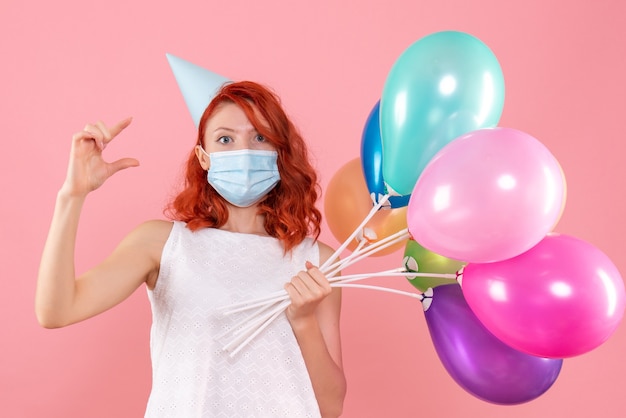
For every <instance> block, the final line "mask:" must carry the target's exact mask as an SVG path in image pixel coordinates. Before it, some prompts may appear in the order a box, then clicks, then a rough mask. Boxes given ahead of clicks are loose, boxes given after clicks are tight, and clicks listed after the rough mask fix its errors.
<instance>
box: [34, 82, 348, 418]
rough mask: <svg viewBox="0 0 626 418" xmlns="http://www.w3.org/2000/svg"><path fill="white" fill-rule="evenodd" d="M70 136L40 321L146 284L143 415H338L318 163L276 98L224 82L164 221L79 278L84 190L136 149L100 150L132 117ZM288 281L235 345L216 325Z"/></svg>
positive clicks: (333, 312)
mask: <svg viewBox="0 0 626 418" xmlns="http://www.w3.org/2000/svg"><path fill="white" fill-rule="evenodd" d="M130 122H131V120H130V119H127V120H124V121H121V122H119V123H118V124H116V125H114V126H111V127H109V126H106V125H104V124H103V123H102V122H98V123H96V124H89V125H87V126H86V127H85V128H84V129H83V130H82V131H80V132H78V133H76V134H74V136H73V138H72V148H71V154H70V163H69V168H68V173H67V178H66V180H65V182H64V184H63V186H62V187H61V189H60V191H59V193H58V196H57V202H56V206H55V211H54V215H53V219H52V223H51V227H50V231H49V235H48V239H47V241H46V244H45V247H44V251H43V255H42V259H41V266H40V270H39V277H38V283H37V294H36V313H37V317H38V319H39V322H40V323H41V325H42V326H44V327H47V328H56V327H62V326H66V325H70V324H73V323H76V322H78V321H82V320H84V319H87V318H90V317H92V316H94V315H97V314H99V313H101V312H103V311H105V310H107V309H109V308H112V307H113V306H115V305H117V304H118V303H120V302H121V301H123V300H124V299H126V298H127V297H128V296H129V295H130V294H131V293H132V292H134V291H135V290H136V289H137V288H138V287H140V286H141V285H142V284H143V283H145V284H146V286H147V289H148V296H149V299H150V302H151V305H152V311H153V324H152V329H151V341H150V344H151V356H152V366H153V383H152V392H151V394H150V398H149V401H148V406H147V409H146V417H186V418H189V417H218V416H223V417H278V416H285V417H309V416H310V417H315V416H323V417H336V416H339V415H340V414H341V410H342V405H343V400H344V397H345V392H346V382H345V377H344V373H343V369H342V360H341V342H340V333H339V313H340V305H341V294H340V292H339V290H338V289H336V288H331V287H330V285H329V283H328V280H327V279H326V277H325V276H324V274H322V273H321V272H320V270H319V269H318V268H317V267H316V266H317V265H320V264H321V263H323V262H324V261H325V260H326V259H328V257H330V255H331V254H332V250H331V249H330V248H329V247H328V246H327V245H325V244H323V243H321V242H318V241H317V237H318V236H319V233H320V220H321V215H320V212H319V211H318V210H317V209H316V208H315V202H316V200H317V197H318V184H317V177H316V174H315V172H314V170H313V168H312V166H311V165H310V163H309V161H308V156H307V149H306V146H305V143H304V141H303V139H302V138H301V136H300V135H299V134H298V132H297V130H296V129H295V127H294V125H293V124H292V123H291V121H290V120H289V119H288V117H287V116H286V115H285V112H284V110H283V109H282V107H281V105H280V102H279V99H278V97H277V96H276V95H275V94H274V93H272V92H271V91H269V90H268V89H267V88H265V87H263V86H261V85H259V84H256V83H253V82H237V83H230V84H227V85H225V86H224V87H223V88H222V89H221V90H220V91H219V92H218V94H217V95H216V97H215V98H214V99H213V100H212V101H211V103H210V104H209V106H208V107H207V109H206V110H205V112H204V114H203V116H202V119H201V121H200V124H199V130H198V139H197V143H196V145H195V147H194V149H193V150H192V152H191V153H190V156H189V159H188V161H187V167H186V179H185V184H184V187H183V189H182V191H181V192H180V194H179V195H178V196H177V197H176V198H175V199H174V200H173V201H172V202H171V204H170V206H169V207H168V214H170V215H171V218H172V219H173V221H164V220H152V221H148V222H145V223H143V224H142V225H140V226H138V227H137V228H136V229H135V230H133V231H132V232H130V233H129V234H128V235H127V236H126V237H125V238H124V239H123V240H122V242H121V243H120V244H119V245H118V247H117V248H116V249H115V250H114V251H113V252H112V254H111V255H109V256H108V257H107V258H106V259H105V260H104V261H103V262H102V263H100V264H98V265H97V266H95V267H93V268H92V269H91V270H89V271H87V272H86V273H84V274H82V275H81V276H80V277H76V274H75V271H74V247H75V242H76V231H77V228H78V223H79V215H80V212H81V208H82V206H83V203H84V201H85V198H86V196H87V194H88V193H90V192H91V191H93V190H95V189H97V188H98V187H99V186H101V185H102V184H103V183H104V181H106V179H107V178H109V177H110V176H111V175H113V174H115V173H116V172H118V171H119V170H122V169H125V168H129V167H133V166H137V165H138V162H137V161H136V160H134V159H121V160H118V161H116V162H113V163H107V162H106V161H104V160H103V158H102V152H103V151H104V148H105V147H106V146H107V145H108V144H109V143H110V142H111V141H112V140H113V139H114V138H115V137H116V136H117V135H118V134H120V133H121V132H122V131H123V130H124V128H126V127H127V126H128V125H129V124H130ZM283 288H284V289H285V290H286V291H287V293H288V295H289V297H290V299H291V304H290V305H289V306H288V307H287V309H286V310H285V314H284V315H281V316H280V317H278V319H277V320H275V321H274V322H273V323H272V324H271V325H270V326H269V327H267V328H266V329H264V330H263V332H262V333H261V334H259V335H258V336H257V337H256V338H255V339H253V340H252V341H251V342H250V343H249V344H247V345H246V346H245V347H244V348H243V349H242V350H241V351H239V352H238V353H236V355H234V356H230V355H229V353H228V352H227V351H225V350H224V349H223V346H224V345H223V344H222V343H220V342H219V341H218V339H216V336H218V335H219V334H223V333H224V331H228V330H229V329H230V327H232V326H233V323H236V319H237V316H236V314H235V315H232V316H231V315H223V314H222V313H221V312H220V311H219V308H221V307H224V306H228V305H229V304H232V303H234V302H239V301H245V300H250V299H252V298H255V297H260V296H265V295H268V294H270V293H273V292H276V291H277V290H281V289H283Z"/></svg>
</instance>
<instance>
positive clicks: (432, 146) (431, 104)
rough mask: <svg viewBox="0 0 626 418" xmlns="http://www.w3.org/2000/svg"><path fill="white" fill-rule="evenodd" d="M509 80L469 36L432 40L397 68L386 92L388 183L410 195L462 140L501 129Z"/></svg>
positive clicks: (383, 119)
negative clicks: (435, 160)
mask: <svg viewBox="0 0 626 418" xmlns="http://www.w3.org/2000/svg"><path fill="white" fill-rule="evenodd" d="M503 106H504V77H503V75H502V69H501V68H500V64H499V63H498V60H497V59H496V57H495V55H494V54H493V52H492V51H491V50H490V49H489V48H488V47H487V46H486V45H485V44H484V43H483V42H482V41H480V40H479V39H477V38H475V37H474V36H471V35H469V34H466V33H463V32H456V31H443V32H436V33H433V34H430V35H428V36H426V37H424V38H422V39H419V40H418V41H416V42H415V43H413V44H412V45H410V46H409V47H408V48H407V49H406V50H405V51H404V52H403V53H402V54H401V55H400V57H399V58H398V59H397V60H396V62H395V63H394V64H393V66H392V68H391V71H390V72H389V74H388V76H387V79H386V80H385V84H384V87H383V93H382V95H381V103H380V124H381V137H382V147H383V177H384V179H385V182H386V183H387V188H388V189H389V190H394V191H395V192H396V193H397V194H398V195H409V194H411V191H412V190H413V186H414V185H415V182H416V181H417V179H418V177H419V175H420V173H421V172H422V171H423V170H424V168H425V167H426V165H427V164H428V162H429V161H430V160H431V159H432V157H433V156H434V155H435V154H436V153H437V151H439V150H440V149H441V148H443V147H444V146H445V145H446V144H448V143H449V142H451V141H452V140H454V139H455V138H457V137H459V136H460V135H462V134H464V133H467V132H470V131H473V130H476V129H479V128H487V127H493V126H496V125H497V124H498V121H499V120H500V115H501V114H502V108H503Z"/></svg>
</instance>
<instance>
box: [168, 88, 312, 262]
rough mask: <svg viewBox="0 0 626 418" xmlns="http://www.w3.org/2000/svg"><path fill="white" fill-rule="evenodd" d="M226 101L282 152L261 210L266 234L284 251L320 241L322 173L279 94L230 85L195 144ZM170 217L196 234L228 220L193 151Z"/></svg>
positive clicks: (210, 110)
mask: <svg viewBox="0 0 626 418" xmlns="http://www.w3.org/2000/svg"><path fill="white" fill-rule="evenodd" d="M225 102H230V103H235V104H236V105H237V106H239V107H240V108H241V109H243V111H244V112H245V113H246V115H247V117H248V119H249V120H250V122H251V123H252V125H253V126H254V127H255V129H256V130H257V132H259V134H261V135H263V137H265V139H266V140H267V141H268V142H269V143H271V144H272V145H273V146H274V147H275V148H276V151H277V152H278V161H277V163H278V171H279V172H280V182H279V183H278V184H277V186H276V187H274V189H272V190H271V191H270V192H269V194H268V195H267V197H266V198H265V199H264V200H263V201H262V202H261V203H260V205H259V214H262V215H265V230H266V231H267V233H268V234H269V235H270V236H273V237H276V238H278V239H279V240H280V241H281V242H282V244H283V246H284V248H285V252H288V251H290V250H291V249H292V248H293V247H295V246H296V245H297V244H299V243H300V242H302V240H304V238H305V237H306V236H308V235H311V236H313V237H314V238H315V239H317V238H318V237H319V234H320V223H321V219H322V215H321V213H320V211H319V210H318V209H317V208H316V207H315V203H316V201H317V198H318V196H319V184H318V183H317V173H316V172H315V169H314V168H313V166H312V165H311V163H310V161H309V157H308V150H307V147H306V144H305V142H304V140H303V139H302V137H301V136H300V133H299V132H298V130H297V129H296V127H295V126H294V125H293V123H292V122H291V121H290V120H289V118H288V117H287V115H286V114H285V111H284V110H283V108H282V106H281V103H280V99H279V98H278V96H277V95H276V94H275V93H273V92H272V91H271V90H269V89H268V88H267V87H264V86H262V85H260V84H257V83H254V82H251V81H241V82H234V83H228V84H225V85H224V86H222V88H221V89H220V90H219V92H218V93H217V95H216V96H215V98H213V100H212V101H211V103H210V104H209V105H208V107H207V108H206V109H205V111H204V113H203V114H202V118H201V119H200V123H199V126H198V138H197V141H196V145H200V146H203V145H204V144H203V138H204V131H205V128H206V125H207V122H208V120H209V119H210V118H211V116H212V115H213V113H214V112H215V110H216V109H217V107H218V106H219V105H220V104H222V103H225ZM166 213H167V214H168V215H169V216H170V218H172V219H176V220H180V221H184V222H186V223H187V227H188V228H189V229H191V230H192V231H196V230H198V229H200V228H204V227H213V228H219V227H221V226H222V225H224V224H225V223H226V221H227V220H228V209H227V206H226V201H225V200H224V198H223V197H222V196H220V195H219V194H218V193H217V192H216V191H215V189H213V187H212V186H211V185H209V183H208V182H207V177H206V171H205V170H204V169H203V168H202V167H201V166H200V163H199V162H198V159H197V157H196V154H195V151H194V150H193V149H192V150H191V152H190V154H189V158H188V159H187V164H186V171H185V180H184V185H183V190H182V191H181V192H180V193H179V194H178V195H177V196H176V197H175V198H174V200H173V201H172V202H171V203H170V204H169V205H168V206H167V208H166Z"/></svg>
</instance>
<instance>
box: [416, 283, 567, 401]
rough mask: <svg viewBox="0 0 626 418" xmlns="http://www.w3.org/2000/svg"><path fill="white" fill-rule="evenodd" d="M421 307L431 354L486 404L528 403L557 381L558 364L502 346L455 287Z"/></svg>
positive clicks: (444, 289) (437, 290)
mask: <svg viewBox="0 0 626 418" xmlns="http://www.w3.org/2000/svg"><path fill="white" fill-rule="evenodd" d="M422 304H423V306H424V310H425V311H424V315H425V316H426V323H427V324H428V330H429V331H430V335H431V338H432V341H433V345H434V346H435V350H436V351H437V354H438V356H439V359H440V360H441V362H442V363H443V366H444V367H445V369H446V370H447V372H448V373H449V374H450V376H451V377H452V378H453V379H454V380H455V381H456V382H457V383H458V384H459V385H460V386H461V387H462V388H463V389H465V390H466V391H467V392H469V393H470V394H472V395H474V396H476V397H477V398H479V399H482V400H484V401H487V402H491V403H495V404H502V405H513V404H520V403H524V402H528V401H531V400H533V399H535V398H537V397H539V396H540V395H542V394H543V393H544V392H545V391H547V390H548V389H549V388H550V387H551V386H552V384H553V383H554V382H555V380H556V378H557V377H558V375H559V373H560V372H561V366H562V364H563V360H562V359H548V358H542V357H536V356H532V355H530V354H526V353H523V352H521V351H517V350H515V349H514V348H512V347H510V346H508V345H506V344H505V343H503V342H502V341H500V340H499V339H498V338H496V337H495V336H494V335H493V334H492V333H491V332H489V331H488V330H487V328H485V326H484V325H483V324H482V323H481V322H480V321H479V320H478V318H477V317H476V315H474V313H473V312H472V310H471V309H470V307H469V305H468V304H467V302H466V301H465V298H464V296H463V291H462V290H461V286H459V285H458V284H457V283H453V284H447V285H441V286H437V287H435V288H433V289H432V298H431V297H426V298H425V299H424V300H423V301H422Z"/></svg>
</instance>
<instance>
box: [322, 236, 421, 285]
mask: <svg viewBox="0 0 626 418" xmlns="http://www.w3.org/2000/svg"><path fill="white" fill-rule="evenodd" d="M408 237H409V234H408V232H407V230H406V229H403V230H401V231H398V232H396V233H395V234H393V235H390V236H389V237H387V238H385V239H383V240H380V241H378V242H376V243H375V244H371V245H370V246H366V247H364V249H363V250H362V251H360V252H357V253H352V254H351V255H350V256H349V257H346V259H345V261H344V262H342V260H340V261H338V262H337V263H335V264H333V266H335V265H336V266H337V267H336V268H335V269H334V270H332V272H331V273H330V274H328V275H327V276H329V277H334V276H336V275H337V274H338V273H339V272H340V271H341V270H343V269H344V268H346V267H348V266H351V265H352V264H354V263H356V262H358V261H361V260H362V259H364V258H366V257H369V256H371V255H372V254H375V253H377V252H379V251H381V250H384V249H385V248H388V247H390V246H392V245H395V244H397V243H399V242H401V241H404V240H405V239H407V238H408Z"/></svg>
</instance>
